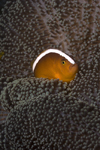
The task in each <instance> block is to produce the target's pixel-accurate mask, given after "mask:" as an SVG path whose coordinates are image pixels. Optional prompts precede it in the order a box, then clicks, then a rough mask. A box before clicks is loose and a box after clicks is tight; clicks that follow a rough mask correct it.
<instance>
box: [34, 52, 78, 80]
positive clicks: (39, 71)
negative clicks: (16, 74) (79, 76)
mask: <svg viewBox="0 0 100 150" xmlns="http://www.w3.org/2000/svg"><path fill="white" fill-rule="evenodd" d="M32 69H33V72H34V76H35V77H37V78H48V79H59V80H62V81H64V82H70V81H71V80H73V79H74V78H75V75H76V73H77V72H78V65H77V64H76V63H75V62H74V60H73V59H72V58H71V57H69V56H68V55H67V54H65V53H63V52H61V51H60V50H57V49H48V50H46V51H44V52H43V53H41V54H40V55H39V56H38V57H37V58H36V60H35V61H34V63H33V65H32Z"/></svg>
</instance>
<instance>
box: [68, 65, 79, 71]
mask: <svg viewBox="0 0 100 150" xmlns="http://www.w3.org/2000/svg"><path fill="white" fill-rule="evenodd" d="M73 68H75V69H76V70H78V65H77V64H71V65H70V66H69V70H71V69H73Z"/></svg>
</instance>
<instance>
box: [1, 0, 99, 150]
mask: <svg viewBox="0 0 100 150" xmlns="http://www.w3.org/2000/svg"><path fill="white" fill-rule="evenodd" d="M99 16H100V3H99V1H98V0H91V1H85V0H83V1H81V0H63V1H61V0H52V1H47V0H38V1H32V0H27V1H23V0H15V1H11V0H8V1H7V2H6V4H5V6H4V8H3V9H2V13H1V15H0V48H1V51H2V52H4V55H3V56H2V57H1V59H0V77H1V78H0V89H1V92H0V93H1V95H0V98H1V101H2V106H3V107H4V109H5V111H9V115H8V117H7V120H6V121H5V124H4V129H3V126H2V132H1V143H2V144H1V145H2V146H1V147H2V149H3V150H4V149H7V144H8V145H9V146H8V147H9V148H10V149H13V148H15V147H14V146H15V145H16V148H17V149H18V148H19V149H25V148H26V149H32V148H33V149H43V148H44V149H59V150H60V149H72V150H73V149H74V150H75V149H77V150H78V149H79V150H80V149H85V150H86V149H95V150H98V149H100V143H99V141H100V133H99V132H100V129H99V126H100V121H99V118H100V114H99V113H100V110H99V109H100V44H99V43H100V32H99V31H100V18H99ZM49 48H54V49H55V48H56V49H59V50H61V51H63V52H65V53H67V54H68V55H69V56H71V57H72V58H73V59H74V60H75V62H77V63H78V66H79V72H78V74H77V76H76V78H75V79H74V80H73V81H71V82H70V83H69V84H67V85H65V83H62V82H61V81H58V80H56V81H55V80H51V81H48V80H47V79H36V78H34V74H33V72H32V68H31V65H30V62H31V61H32V60H33V59H34V60H35V59H36V58H37V56H38V55H39V54H40V53H41V52H42V51H44V50H46V49H49ZM10 77H12V79H11V82H9V81H7V80H8V78H10ZM32 80H33V81H32ZM32 82H33V85H32ZM24 84H25V87H24ZM41 84H42V86H41ZM30 85H31V86H30ZM63 85H65V89H64V88H63ZM53 86H54V89H53ZM19 87H20V89H19ZM55 87H56V90H55ZM50 90H51V91H50ZM30 91H31V92H30ZM32 92H33V93H32ZM18 95H19V97H18ZM28 95H29V97H28ZM43 95H44V96H43ZM57 95H58V97H57ZM46 97H47V102H48V103H46ZM36 103H38V105H36ZM81 104H82V105H81ZM51 105H52V106H51ZM64 105H65V106H64ZM35 106H36V107H35ZM74 106H75V107H74ZM47 107H49V108H48V109H47ZM51 107H52V108H53V109H51ZM31 108H32V109H31ZM68 108H69V109H68ZM71 108H72V109H71ZM1 109H2V108H1ZM22 110H23V111H22ZM31 110H32V111H33V112H32V111H31ZM49 110H50V112H51V115H50V113H49V115H48V116H46V115H47V114H48V112H49ZM58 110H59V111H58ZM68 110H69V111H68ZM3 111H4V110H3ZM5 111H4V112H5ZM39 111H40V112H39ZM4 112H3V113H4ZM56 112H57V113H56ZM62 112H63V113H62ZM64 112H65V115H64V117H63V115H61V114H64ZM46 113H47V114H46ZM67 114H68V115H67ZM32 115H33V117H32ZM35 115H36V116H35ZM23 116H25V118H24V117H23ZM28 117H29V118H31V120H30V121H29V120H28ZM42 117H43V119H44V120H42ZM0 118H1V116H0ZM4 118H5V117H4ZM32 119H33V120H32ZM46 119H47V120H46ZM53 119H54V120H53ZM4 120H5V119H4ZM59 120H60V121H59ZM61 121H62V124H61V123H60V122H61ZM74 122H75V124H74ZM49 123H51V124H49ZM14 125H16V126H14ZM31 125H32V126H31ZM57 125H58V126H57ZM40 126H42V127H41V128H40ZM17 129H18V132H16V131H17ZM49 129H50V131H49ZM61 129H62V130H61ZM42 130H43V132H42ZM22 131H23V132H22ZM24 131H25V133H24ZM30 131H33V133H30ZM45 131H46V132H45ZM64 131H65V132H64ZM25 134H26V135H25ZM73 134H74V135H73ZM72 135H73V136H72ZM39 136H40V137H39ZM20 137H21V138H22V141H19V140H20V139H21V138H20ZM25 137H26V138H25ZM67 137H68V138H67ZM2 139H4V140H3V141H2ZM16 141H17V142H16ZM28 142H30V143H29V144H28V145H26V143H28ZM14 144H15V145H14ZM11 145H12V147H11ZM3 146H4V147H3ZM28 146H29V147H28ZM32 146H33V147H32ZM35 146H36V147H35ZM49 146H50V147H49ZM66 146H67V147H66ZM16 148H15V149H16Z"/></svg>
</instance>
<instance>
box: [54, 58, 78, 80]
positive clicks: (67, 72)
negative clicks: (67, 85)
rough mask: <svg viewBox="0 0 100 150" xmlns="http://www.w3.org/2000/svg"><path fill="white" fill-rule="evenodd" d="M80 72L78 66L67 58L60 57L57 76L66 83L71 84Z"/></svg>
mask: <svg viewBox="0 0 100 150" xmlns="http://www.w3.org/2000/svg"><path fill="white" fill-rule="evenodd" d="M77 72H78V65H77V64H76V63H74V64H73V63H71V62H70V61H68V60H67V59H66V58H64V57H62V56H59V57H58V59H57V70H56V73H55V76H56V77H57V78H59V79H60V80H62V81H64V82H70V81H71V80H73V79H74V78H75V76H76V73H77Z"/></svg>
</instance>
